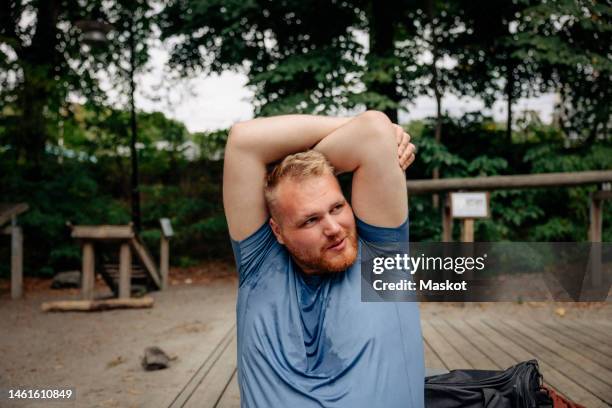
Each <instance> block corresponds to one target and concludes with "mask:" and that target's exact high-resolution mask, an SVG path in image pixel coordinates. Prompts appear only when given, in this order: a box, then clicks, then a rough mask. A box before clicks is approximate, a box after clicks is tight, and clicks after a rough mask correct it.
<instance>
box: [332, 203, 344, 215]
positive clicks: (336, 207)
mask: <svg viewBox="0 0 612 408" xmlns="http://www.w3.org/2000/svg"><path fill="white" fill-rule="evenodd" d="M342 207H343V205H342V204H338V205H337V206H335V207H334V208H332V212H334V213H338V212H340V210H342Z"/></svg>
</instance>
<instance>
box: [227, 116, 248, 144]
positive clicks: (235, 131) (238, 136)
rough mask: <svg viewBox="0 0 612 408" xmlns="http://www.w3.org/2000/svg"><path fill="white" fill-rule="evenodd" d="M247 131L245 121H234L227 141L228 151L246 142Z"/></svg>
mask: <svg viewBox="0 0 612 408" xmlns="http://www.w3.org/2000/svg"><path fill="white" fill-rule="evenodd" d="M245 133H246V132H245V123H244V122H237V123H234V124H233V125H232V127H231V128H230V130H229V133H228V135H227V142H226V143H225V149H226V151H227V150H234V149H239V148H241V146H243V145H244V144H245V143H246V135H245Z"/></svg>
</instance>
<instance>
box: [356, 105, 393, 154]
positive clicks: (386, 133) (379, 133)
mask: <svg viewBox="0 0 612 408" xmlns="http://www.w3.org/2000/svg"><path fill="white" fill-rule="evenodd" d="M359 120H360V121H361V126H360V128H361V129H362V130H363V133H362V134H363V137H364V138H365V140H364V142H365V143H366V144H368V145H370V146H372V145H374V146H376V147H377V149H376V150H379V149H380V148H382V149H383V150H389V152H390V153H394V154H397V143H396V140H395V127H394V126H393V123H392V122H391V120H389V117H388V116H387V115H386V114H385V113H383V112H380V111H375V110H369V111H366V112H364V113H362V114H360V115H359Z"/></svg>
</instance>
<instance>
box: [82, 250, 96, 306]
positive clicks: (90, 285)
mask: <svg viewBox="0 0 612 408" xmlns="http://www.w3.org/2000/svg"><path fill="white" fill-rule="evenodd" d="M82 273H83V277H82V279H83V281H82V282H81V286H82V289H81V291H82V292H81V297H82V298H83V300H93V298H94V284H95V282H94V280H95V254H94V244H93V242H91V241H85V242H83V272H82Z"/></svg>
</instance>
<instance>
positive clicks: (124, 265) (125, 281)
mask: <svg viewBox="0 0 612 408" xmlns="http://www.w3.org/2000/svg"><path fill="white" fill-rule="evenodd" d="M131 295H132V252H131V250H130V244H129V242H122V243H121V246H120V247H119V299H129V298H130V296H131Z"/></svg>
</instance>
